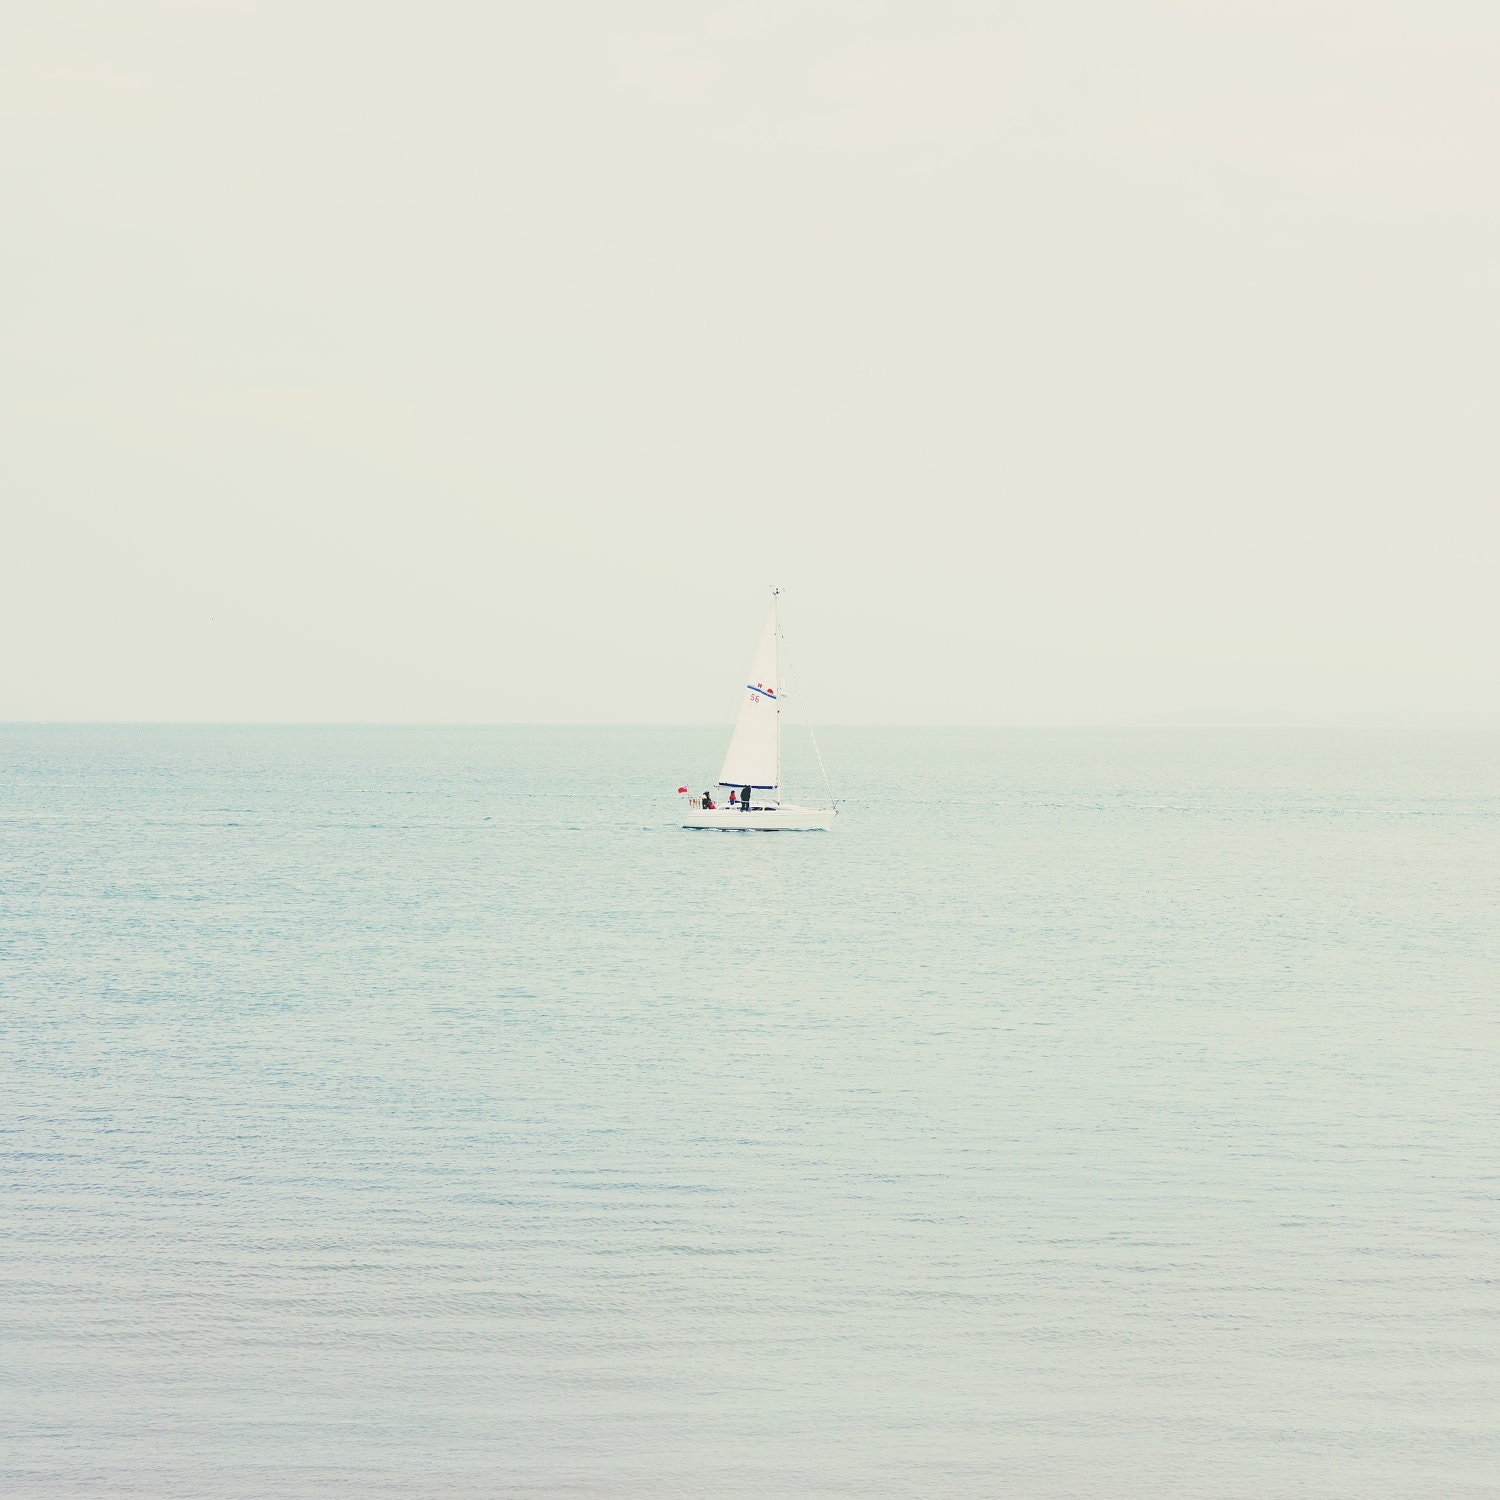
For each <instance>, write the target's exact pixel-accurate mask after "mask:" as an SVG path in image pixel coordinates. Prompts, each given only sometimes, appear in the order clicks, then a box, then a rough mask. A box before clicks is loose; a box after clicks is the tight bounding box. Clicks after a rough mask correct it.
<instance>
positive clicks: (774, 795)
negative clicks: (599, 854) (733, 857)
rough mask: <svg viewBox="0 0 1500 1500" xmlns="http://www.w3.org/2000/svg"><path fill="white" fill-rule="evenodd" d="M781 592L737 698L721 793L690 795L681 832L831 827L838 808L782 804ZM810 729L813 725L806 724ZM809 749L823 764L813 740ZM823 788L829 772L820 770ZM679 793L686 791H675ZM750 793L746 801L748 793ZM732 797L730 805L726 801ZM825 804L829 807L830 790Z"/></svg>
mask: <svg viewBox="0 0 1500 1500" xmlns="http://www.w3.org/2000/svg"><path fill="white" fill-rule="evenodd" d="M780 592H781V591H780V590H779V589H772V590H771V613H770V614H769V615H768V616H767V617H766V624H765V629H764V630H762V631H761V635H760V645H759V646H758V647H757V648H756V651H755V664H754V665H753V666H752V667H751V668H750V679H749V681H748V682H747V683H746V684H745V689H744V694H745V695H744V697H743V698H741V699H740V713H739V718H738V719H737V720H736V721H735V726H734V734H733V735H732V736H731V737H730V740H729V751H728V753H727V754H726V755H725V757H724V766H723V769H722V770H721V771H720V772H719V792H718V794H717V795H713V794H711V793H710V794H708V795H707V796H706V797H690V798H688V800H687V804H686V806H685V807H684V808H683V814H682V826H683V827H684V828H725V829H739V830H741V831H746V832H748V831H750V830H752V829H756V830H760V831H762V832H771V831H772V830H775V829H785V830H787V831H792V830H798V831H803V830H811V829H826V828H831V827H832V826H833V820H834V817H835V816H836V815H837V812H838V808H837V806H836V805H830V806H828V807H792V806H790V805H788V804H787V803H784V802H783V801H782V800H781V704H782V699H783V693H782V685H781V676H782V674H781V654H782V653H781V622H780V618H779V612H778V610H777V598H778V596H779V594H780ZM808 727H809V729H811V725H809V726H808ZM813 748H814V750H815V751H816V752H817V755H818V764H819V766H820V767H821V766H822V764H823V756H822V752H821V751H817V739H816V737H815V738H814V739H813ZM823 779H824V782H825V785H826V783H827V779H828V773H827V772H826V771H824V773H823ZM678 791H679V792H680V793H685V792H686V791H687V788H686V787H679V788H678ZM747 793H748V797H747V795H746V794H747ZM731 798H732V799H733V800H732V801H731V800H730V799H731ZM828 800H829V802H830V804H832V803H833V794H832V792H831V791H830V792H829V796H828Z"/></svg>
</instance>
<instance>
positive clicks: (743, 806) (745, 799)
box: [740, 787, 750, 812]
mask: <svg viewBox="0 0 1500 1500" xmlns="http://www.w3.org/2000/svg"><path fill="white" fill-rule="evenodd" d="M740 811H741V812H749V811H750V788H749V787H742V788H741V790H740Z"/></svg>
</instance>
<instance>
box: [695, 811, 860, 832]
mask: <svg viewBox="0 0 1500 1500" xmlns="http://www.w3.org/2000/svg"><path fill="white" fill-rule="evenodd" d="M834 816H835V814H834V810H833V809H832V808H831V807H752V808H751V809H750V811H749V812H741V811H740V810H739V808H737V807H715V808H706V807H690V808H688V809H687V810H686V811H685V812H684V813H683V815H682V826H683V827H684V828H718V829H723V830H728V831H730V832H733V833H756V832H759V833H773V832H776V831H777V830H781V831H784V832H787V833H810V832H812V831H814V830H815V829H828V828H832V827H833V819H834Z"/></svg>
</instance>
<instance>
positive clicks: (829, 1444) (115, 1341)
mask: <svg viewBox="0 0 1500 1500" xmlns="http://www.w3.org/2000/svg"><path fill="white" fill-rule="evenodd" d="M723 743H724V732H723V731H722V730H720V729H712V730H707V729H703V730H700V729H545V728H498V729H497V728H473V729H463V728H439V729H425V728H422V729H385V728H353V727H350V728H264V727H255V728H226V727H204V728H180V727H173V728H127V727H78V726H74V727H34V726H31V727H28V726H14V725H11V726H5V727H3V728H0V1000H3V1004H0V1491H3V1493H4V1494H5V1495H6V1496H8V1497H11V1500H31V1497H48V1500H57V1497H64V1496H66V1497H94V1496H101V1497H107V1496H141V1497H152V1500H156V1497H163V1500H170V1497H177V1496H193V1497H198V1496H206V1497H214V1500H221V1497H254V1500H263V1497H292V1496H297V1497H303V1496H305V1497H345V1496H348V1497H355V1496H358V1497H383V1496H403V1497H406V1496H411V1497H435V1496H443V1497H449V1496H452V1497H479V1496H485V1497H538V1500H550V1497H569V1500H595V1497H598V1500H604V1497H611V1500H635V1497H641V1500H646V1497H651V1500H655V1497H663V1496H673V1497H695V1500H697V1497H703V1500H716V1497H731V1496H732V1497H749V1496H756V1497H783V1496H784V1497H825V1496H826V1497H845V1496H893V1497H894V1496H900V1497H930V1496H937V1497H947V1496H952V1497H964V1500H967V1497H975V1500H981V1497H983V1500H989V1497H1007V1500H1078V1497H1100V1500H1105V1497H1108V1500H1117V1497H1127V1500H1131V1497H1161V1496H1173V1497H1176V1496H1182V1497H1193V1500H1196V1497H1215V1500H1225V1497H1235V1500H1238V1497H1244V1500H1268V1497H1279V1496H1298V1497H1321V1496H1339V1497H1349V1500H1355V1497H1359V1500H1372V1497H1392V1500H1426V1497H1432V1500H1438V1497H1441V1500H1464V1497H1476V1496H1491V1497H1493V1496H1497V1495H1500V1070H1497V1066H1496V1061H1497V1051H1500V1019H1497V1014H1500V1012H1497V1000H1500V993H1497V992H1500V920H1497V911H1500V737H1497V736H1493V735H1491V736H1484V735H1478V734H1475V735H1467V736H1463V735H1420V734H1396V733H1373V732H1372V733H1340V734H1326V733H1259V734H1258V733H1246V732H1222V733H1210V732H1202V733H1188V732H1113V731H1110V732H1106V731H1097V732H1082V731H1080V732H1063V731H1053V732H1049V731H1020V730H1017V731H980V730H972V731H966V730H855V729H845V730H830V731H828V732H827V733H826V734H825V735H824V737H823V749H824V752H825V754H826V756H827V759H828V761H829V765H830V770H831V771H832V772H833V774H834V780H835V788H836V790H838V791H840V792H841V794H842V795H844V796H846V797H847V804H846V808H845V813H844V815H843V816H842V817H841V818H840V820H839V825H838V827H837V828H836V830H835V831H834V832H832V833H830V834H802V835H789V834H730V835H725V834H715V833H688V832H683V831H680V830H679V829H677V828H675V827H674V826H673V813H674V811H675V806H676V798H675V795H674V789H675V788H676V787H677V786H678V785H679V784H681V783H686V784H688V785H690V786H692V787H693V789H694V790H695V791H696V790H699V789H700V784H701V783H704V782H705V781H706V780H707V778H709V777H710V776H711V775H712V774H713V773H714V771H715V770H716V768H717V765H718V758H719V755H720V754H721V752H722V748H723ZM794 751H795V753H794V754H793V756H792V760H793V765H794V774H799V768H800V774H802V775H803V776H804V785H803V787H802V788H801V790H803V791H807V792H815V791H816V787H815V785H814V784H813V783H812V782H811V781H809V780H808V779H806V772H807V770H808V767H807V765H806V757H805V753H804V752H803V751H801V750H796V749H795V747H794ZM798 756H801V760H800V761H799V760H798Z"/></svg>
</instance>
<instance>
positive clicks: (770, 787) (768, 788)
mask: <svg viewBox="0 0 1500 1500" xmlns="http://www.w3.org/2000/svg"><path fill="white" fill-rule="evenodd" d="M716 784H717V785H719V786H744V785H745V783H744V782H743V781H720V782H718V783H716ZM750 790H751V791H752V792H774V791H775V790H776V783H775V782H774V781H771V782H768V783H767V784H766V785H765V786H762V785H761V784H760V782H758V781H752V782H751V783H750Z"/></svg>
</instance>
